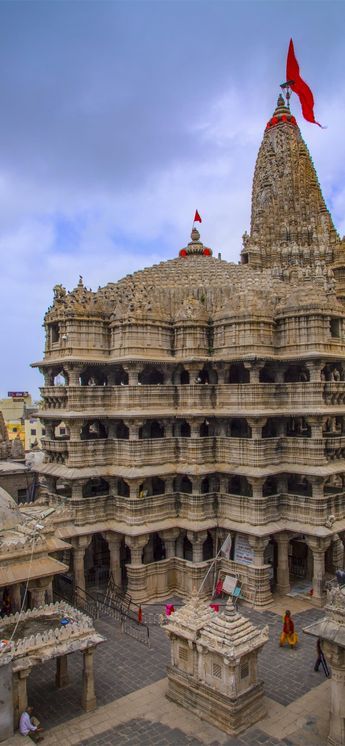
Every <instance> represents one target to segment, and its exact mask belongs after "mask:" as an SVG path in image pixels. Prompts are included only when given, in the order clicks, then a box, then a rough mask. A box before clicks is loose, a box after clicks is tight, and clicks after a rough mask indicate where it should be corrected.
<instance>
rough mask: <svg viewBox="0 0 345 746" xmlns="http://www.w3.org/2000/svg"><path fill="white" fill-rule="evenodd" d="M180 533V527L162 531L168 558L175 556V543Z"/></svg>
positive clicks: (161, 534)
mask: <svg viewBox="0 0 345 746" xmlns="http://www.w3.org/2000/svg"><path fill="white" fill-rule="evenodd" d="M179 533H180V529H179V528H169V529H167V530H166V531H160V536H161V538H162V539H163V541H164V546H165V558H166V559H170V557H175V544H176V539H177V537H178V536H179Z"/></svg>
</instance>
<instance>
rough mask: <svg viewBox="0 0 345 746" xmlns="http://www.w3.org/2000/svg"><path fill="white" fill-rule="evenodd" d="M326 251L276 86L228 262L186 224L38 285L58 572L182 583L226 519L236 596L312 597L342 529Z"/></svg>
mask: <svg viewBox="0 0 345 746" xmlns="http://www.w3.org/2000/svg"><path fill="white" fill-rule="evenodd" d="M343 256H344V246H343V244H342V242H341V241H340V239H339V237H338V235H337V233H336V231H335V229H334V227H333V224H332V221H331V218H330V216H329V213H328V211H327V209H326V207H325V204H324V201H323V197H322V194H321V191H320V187H319V185H318V181H317V177H316V174H315V170H314V167H313V164H312V162H311V159H310V156H309V153H308V151H307V148H306V146H305V144H304V142H303V140H302V138H301V134H300V131H299V129H298V127H297V125H296V122H295V121H294V120H293V118H291V116H290V113H289V112H288V109H287V108H286V107H285V105H284V102H283V101H282V100H281V99H280V100H279V102H278V107H277V109H276V111H275V113H274V116H273V117H272V119H271V120H270V122H269V126H268V127H267V129H266V131H265V134H264V138H263V142H262V145H261V148H260V152H259V156H258V160H257V165H256V169H255V176H254V188H253V205H252V224H251V235H250V236H247V235H245V237H244V249H243V252H242V263H241V264H239V265H235V264H231V263H228V262H225V261H222V260H221V259H216V258H215V257H214V256H212V252H211V250H210V249H206V248H205V247H204V246H203V244H202V242H201V240H200V235H199V232H198V231H197V230H195V229H194V230H193V232H192V236H191V242H190V243H189V244H188V246H186V247H185V249H183V250H181V251H180V253H179V256H178V257H177V258H175V259H172V260H170V261H166V262H162V263H160V264H158V265H155V266H153V267H150V268H147V269H145V270H143V271H140V272H136V273H134V274H133V275H130V276H127V277H125V278H124V279H122V280H120V281H119V282H117V283H111V282H110V283H109V284H108V285H107V286H106V287H104V288H99V289H98V290H97V291H96V292H92V291H91V290H88V289H87V288H86V287H84V284H83V281H82V278H80V281H79V283H78V286H77V287H76V288H75V289H74V290H73V291H72V292H67V291H66V290H65V289H64V288H63V287H62V286H61V285H57V286H56V287H55V288H54V302H53V305H52V306H51V307H50V308H49V310H48V312H47V314H46V317H45V328H46V349H45V356H44V360H42V361H40V362H38V363H36V364H35V365H37V366H38V367H39V368H40V370H41V371H42V374H43V375H44V380H45V384H44V387H43V388H42V399H43V408H42V411H41V412H40V417H41V419H42V421H43V424H44V427H45V430H46V437H45V439H44V441H43V447H44V449H45V453H46V462H45V464H43V465H42V466H41V467H40V468H39V471H40V479H41V484H40V498H39V499H40V502H41V503H43V504H46V505H49V506H56V505H60V504H63V505H64V506H65V513H64V516H65V517H64V518H62V517H60V518H58V519H57V521H56V526H57V528H58V530H59V535H60V536H61V537H63V538H65V539H68V540H69V541H71V542H72V544H73V554H74V572H75V579H76V583H77V585H80V586H81V587H83V585H84V584H85V582H88V581H89V580H90V579H92V578H93V579H95V578H96V580H97V577H98V576H99V577H101V576H102V577H104V574H103V575H102V573H103V571H104V572H105V571H107V570H108V571H109V568H110V567H111V569H112V571H113V574H115V576H116V579H117V583H118V584H119V585H121V584H122V585H126V586H127V587H128V591H129V592H130V593H131V594H132V595H133V597H134V598H135V599H136V600H138V601H143V600H145V599H150V598H151V599H153V598H164V597H167V596H168V595H169V594H170V593H171V592H178V593H181V594H188V593H189V592H190V591H191V589H192V588H194V587H195V586H196V585H197V583H198V582H199V578H202V577H203V575H204V574H205V568H206V567H207V563H208V562H209V561H210V559H211V557H212V556H214V555H215V554H216V545H219V541H220V540H222V537H223V536H224V535H226V534H227V533H228V532H229V531H231V532H232V536H233V549H232V555H231V559H229V560H222V563H221V564H220V569H221V571H222V572H224V573H225V572H228V573H235V574H237V575H238V576H239V578H240V580H241V582H242V589H243V594H244V596H245V597H246V598H248V599H251V600H254V599H255V601H256V603H258V604H261V605H264V604H267V603H269V601H270V599H271V590H272V586H273V587H274V585H275V586H276V587H277V588H278V590H279V591H281V592H287V591H288V590H289V588H290V583H291V582H294V578H296V579H297V580H298V581H300V580H301V578H304V579H305V580H306V584H308V582H309V583H310V587H311V586H312V591H313V596H312V600H313V601H314V602H315V603H317V604H322V603H323V599H324V580H325V575H326V573H327V572H328V571H330V572H333V571H334V569H336V567H338V566H339V565H341V564H342V563H343V549H342V536H343V533H344V532H345V495H344V479H345V461H344V458H345V338H344V316H345V309H344V305H343V303H342V298H343V285H342V282H343V280H342V276H343V275H342V272H343V270H342V267H343ZM344 287H345V285H344ZM60 422H64V423H65V428H66V434H65V436H64V437H60V438H57V437H56V435H55V433H56V426H57V425H58V424H59V423H60ZM244 545H245V546H246V547H247V548H246V550H245V551H243V546H244ZM241 547H242V548H241ZM101 555H102V557H103V559H101V560H99V557H100V556H101ZM97 557H98V560H97ZM97 562H98V565H97ZM97 573H98V575H97Z"/></svg>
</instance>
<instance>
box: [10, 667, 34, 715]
mask: <svg viewBox="0 0 345 746" xmlns="http://www.w3.org/2000/svg"><path fill="white" fill-rule="evenodd" d="M30 673H31V668H24V669H23V670H22V671H18V673H17V686H16V690H17V696H16V700H17V701H16V702H15V706H14V725H15V728H18V725H19V719H20V716H21V714H22V712H24V711H25V710H26V708H27V706H28V694H27V679H28V676H29V675H30Z"/></svg>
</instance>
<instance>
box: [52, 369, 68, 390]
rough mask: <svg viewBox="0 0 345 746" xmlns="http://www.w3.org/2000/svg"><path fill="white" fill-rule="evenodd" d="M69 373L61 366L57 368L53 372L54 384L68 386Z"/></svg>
mask: <svg viewBox="0 0 345 746" xmlns="http://www.w3.org/2000/svg"><path fill="white" fill-rule="evenodd" d="M68 381H69V378H68V373H67V372H66V371H65V370H64V369H63V368H60V369H59V370H57V369H55V370H54V371H53V374H52V385H53V386H68Z"/></svg>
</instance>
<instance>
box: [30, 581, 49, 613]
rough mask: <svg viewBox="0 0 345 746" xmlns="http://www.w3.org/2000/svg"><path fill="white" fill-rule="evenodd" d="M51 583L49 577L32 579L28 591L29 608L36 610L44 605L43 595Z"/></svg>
mask: <svg viewBox="0 0 345 746" xmlns="http://www.w3.org/2000/svg"><path fill="white" fill-rule="evenodd" d="M51 581H52V578H51V577H46V578H34V579H32V580H30V581H29V585H28V589H29V591H30V596H31V608H35V609H36V608H39V607H40V606H44V605H45V594H46V590H47V588H48V586H49V584H50V583H51Z"/></svg>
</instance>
